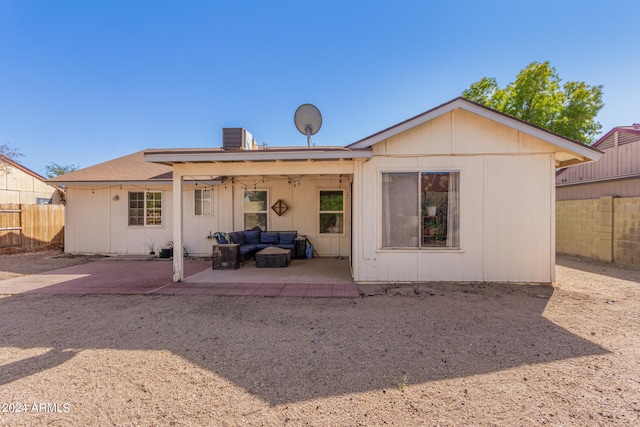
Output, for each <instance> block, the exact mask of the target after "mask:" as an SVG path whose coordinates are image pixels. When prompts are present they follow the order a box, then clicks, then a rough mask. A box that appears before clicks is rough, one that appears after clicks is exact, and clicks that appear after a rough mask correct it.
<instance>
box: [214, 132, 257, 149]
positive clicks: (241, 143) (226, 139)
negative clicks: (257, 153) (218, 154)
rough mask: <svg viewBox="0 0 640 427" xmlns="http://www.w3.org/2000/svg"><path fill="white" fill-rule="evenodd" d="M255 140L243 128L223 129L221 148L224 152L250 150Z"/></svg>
mask: <svg viewBox="0 0 640 427" xmlns="http://www.w3.org/2000/svg"><path fill="white" fill-rule="evenodd" d="M254 145H255V140H254V139H253V136H252V135H251V133H250V132H249V131H248V130H246V129H245V128H223V129H222V148H224V149H225V150H251V149H253V146H254Z"/></svg>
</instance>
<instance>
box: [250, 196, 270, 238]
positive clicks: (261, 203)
mask: <svg viewBox="0 0 640 427" xmlns="http://www.w3.org/2000/svg"><path fill="white" fill-rule="evenodd" d="M267 195H268V194H267V191H266V190H245V192H244V229H245V230H249V229H251V228H253V227H260V229H262V231H266V230H267V214H268V213H269V210H268V208H267V206H268V203H267Z"/></svg>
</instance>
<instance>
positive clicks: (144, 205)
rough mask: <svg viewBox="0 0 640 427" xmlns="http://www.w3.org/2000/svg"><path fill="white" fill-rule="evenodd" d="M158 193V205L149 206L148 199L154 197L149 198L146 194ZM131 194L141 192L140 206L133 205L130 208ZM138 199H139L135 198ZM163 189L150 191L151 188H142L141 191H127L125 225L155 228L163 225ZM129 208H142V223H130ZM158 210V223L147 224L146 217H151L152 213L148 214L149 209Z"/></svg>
mask: <svg viewBox="0 0 640 427" xmlns="http://www.w3.org/2000/svg"><path fill="white" fill-rule="evenodd" d="M151 193H153V194H159V195H160V207H159V208H157V207H150V206H148V205H147V204H148V203H149V202H150V201H153V200H154V199H149V198H148V197H147V196H148V195H149V194H151ZM132 194H142V208H140V207H135V208H132V207H131V195H132ZM136 201H139V200H136ZM163 201H164V191H162V190H159V191H152V190H143V191H128V192H127V226H128V227H155V228H160V227H163V226H164V203H163ZM131 209H142V211H143V215H142V219H143V223H142V224H132V223H131V218H132V216H131ZM158 209H159V210H160V215H159V218H160V223H159V224H149V221H148V218H151V217H152V215H149V213H150V212H151V211H157V210H158ZM136 218H139V216H136Z"/></svg>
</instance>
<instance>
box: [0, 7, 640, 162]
mask: <svg viewBox="0 0 640 427" xmlns="http://www.w3.org/2000/svg"><path fill="white" fill-rule="evenodd" d="M638 16H640V2H637V1H635V0H633V1H632V0H628V1H616V0H609V1H607V2H603V1H591V0H582V1H570V0H552V1H547V0H537V1H531V2H514V1H490V0H487V1H482V2H481V1H458V0H450V1H447V2H429V1H404V0H395V1H375V0H372V1H366V2H364V1H363V2H360V1H347V0H342V1H332V0H325V1H305V0H298V1H276V0H274V1H270V2H261V1H214V0H210V1H187V0H182V1H177V0H176V1H170V0H154V1H136V0H123V1H114V0H112V1H101V0H80V1H65V0H59V1H48V0H40V1H34V0H0V144H10V145H12V146H13V147H15V148H17V149H18V150H19V151H20V152H21V153H22V154H23V157H21V158H20V159H19V161H20V162H21V163H22V164H24V165H25V166H27V167H28V168H30V169H32V170H34V171H35V172H38V173H44V167H45V165H46V164H47V163H49V162H56V163H60V164H78V165H80V166H81V167H87V166H91V165H93V164H96V163H100V162H103V161H106V160H110V159H113V158H116V157H120V156H123V155H126V154H130V153H132V152H135V151H139V150H143V149H145V148H163V147H219V146H220V145H221V140H222V128H223V127H245V128H247V129H248V130H249V131H250V132H251V133H252V134H253V135H254V137H255V138H256V140H257V141H258V142H259V143H262V142H267V143H268V144H269V146H283V145H306V138H305V137H304V136H303V135H301V134H300V133H298V131H297V130H296V128H295V126H294V123H293V115H294V112H295V110H296V108H297V107H298V106H299V105H300V104H303V103H313V104H315V105H316V106H317V107H318V108H319V109H320V111H321V112H322V115H323V126H322V129H321V130H320V132H319V133H318V134H317V135H315V136H314V138H313V141H314V142H315V144H316V145H346V144H349V143H351V142H355V141H356V140H359V139H361V138H363V137H366V136H368V135H370V134H372V133H375V132H377V131H379V130H382V129H384V128H386V127H388V126H391V125H394V124H396V123H398V122H400V121H402V120H405V119H407V118H409V117H412V116H414V115H416V114H419V113H421V112H423V111H426V110H429V109H431V108H433V107H435V106H438V105H440V104H442V103H443V102H446V101H448V100H450V99H452V98H455V97H457V96H459V95H460V93H461V92H462V91H463V90H464V89H466V88H467V87H468V86H469V85H470V84H471V83H473V82H475V81H477V80H479V79H481V78H482V77H483V76H488V77H495V78H497V80H498V83H499V84H500V85H501V86H504V85H506V84H507V83H509V82H511V81H513V80H514V79H515V77H516V75H517V73H518V72H519V71H520V70H521V69H523V68H525V67H526V66H527V65H528V64H529V63H531V62H533V61H538V62H542V61H546V60H548V61H550V62H551V65H553V66H554V67H555V68H556V70H557V72H558V73H559V75H560V77H561V78H562V79H563V81H570V80H578V81H585V82H586V83H587V84H590V85H600V84H601V85H603V86H604V101H605V107H604V108H603V109H602V110H601V112H600V114H599V116H598V121H599V122H600V123H601V124H602V126H603V129H602V131H603V132H606V131H608V130H609V129H611V128H612V127H614V126H619V125H630V124H632V123H634V122H640V111H639V110H640V108H639V107H638V100H640V72H639V71H638V70H640V55H638V42H639V41H640V28H639V27H638V25H637V17H638Z"/></svg>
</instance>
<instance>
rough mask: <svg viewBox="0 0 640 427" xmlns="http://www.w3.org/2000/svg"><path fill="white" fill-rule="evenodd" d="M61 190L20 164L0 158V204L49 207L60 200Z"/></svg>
mask: <svg viewBox="0 0 640 427" xmlns="http://www.w3.org/2000/svg"><path fill="white" fill-rule="evenodd" d="M62 195H63V192H62V189H61V188H60V187H58V186H56V185H52V184H48V183H47V182H46V178H44V177H42V176H40V175H38V174H37V173H35V172H33V171H32V170H29V169H27V168H26V167H24V166H22V165H21V164H19V163H17V162H15V161H13V160H11V159H8V158H6V157H4V156H0V204H8V203H12V204H18V205H50V204H58V203H60V202H61V200H62Z"/></svg>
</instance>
